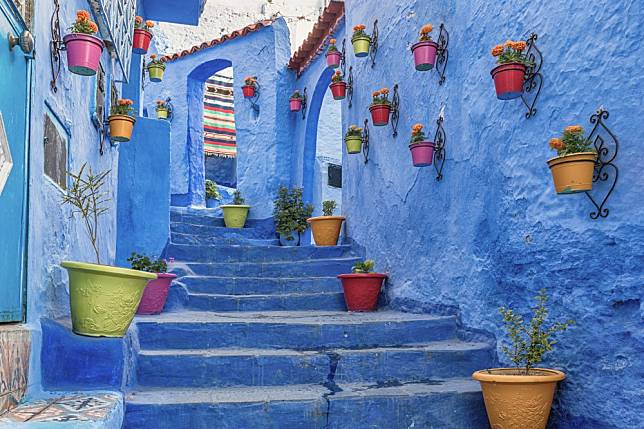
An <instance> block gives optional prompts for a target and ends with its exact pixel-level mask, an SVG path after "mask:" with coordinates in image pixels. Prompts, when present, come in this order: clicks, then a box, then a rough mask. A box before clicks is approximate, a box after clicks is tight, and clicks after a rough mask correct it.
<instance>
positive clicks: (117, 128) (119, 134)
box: [107, 99, 136, 142]
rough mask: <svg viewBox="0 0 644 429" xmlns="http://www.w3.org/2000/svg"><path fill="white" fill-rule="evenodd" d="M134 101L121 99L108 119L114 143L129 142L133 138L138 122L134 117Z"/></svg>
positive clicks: (112, 109) (113, 107)
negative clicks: (135, 124) (133, 131)
mask: <svg viewBox="0 0 644 429" xmlns="http://www.w3.org/2000/svg"><path fill="white" fill-rule="evenodd" d="M133 104H134V103H133V102H132V100H128V99H119V100H118V101H117V102H116V105H114V106H112V108H111V110H110V116H109V117H108V118H107V120H108V122H109V125H110V138H111V139H112V141H117V142H128V141H130V139H131V138H132V130H133V129H134V123H135V122H136V120H135V119H134V117H133V116H132V115H133V113H134V109H133V108H132V105H133Z"/></svg>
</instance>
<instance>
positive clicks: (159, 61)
mask: <svg viewBox="0 0 644 429" xmlns="http://www.w3.org/2000/svg"><path fill="white" fill-rule="evenodd" d="M147 66H148V67H161V68H162V69H163V70H165V68H166V63H165V60H164V59H163V57H161V58H159V57H158V56H157V54H152V55H150V61H149V62H148V65H147Z"/></svg>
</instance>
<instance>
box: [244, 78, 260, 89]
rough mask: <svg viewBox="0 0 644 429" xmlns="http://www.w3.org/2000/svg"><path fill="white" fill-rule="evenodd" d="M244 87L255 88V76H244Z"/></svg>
mask: <svg viewBox="0 0 644 429" xmlns="http://www.w3.org/2000/svg"><path fill="white" fill-rule="evenodd" d="M244 85H246V86H252V87H257V76H246V77H245V78H244Z"/></svg>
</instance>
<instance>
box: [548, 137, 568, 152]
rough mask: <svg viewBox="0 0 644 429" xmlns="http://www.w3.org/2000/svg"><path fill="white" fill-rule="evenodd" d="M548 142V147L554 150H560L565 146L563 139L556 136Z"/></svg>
mask: <svg viewBox="0 0 644 429" xmlns="http://www.w3.org/2000/svg"><path fill="white" fill-rule="evenodd" d="M549 144H550V147H551V148H552V149H555V150H561V149H563V148H564V147H565V145H564V142H563V140H561V139H558V138H552V139H550V142H549Z"/></svg>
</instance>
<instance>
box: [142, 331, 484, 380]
mask: <svg viewBox="0 0 644 429" xmlns="http://www.w3.org/2000/svg"><path fill="white" fill-rule="evenodd" d="M493 352H494V349H493V348H492V347H491V346H490V345H489V344H487V343H468V342H462V341H457V340H450V341H437V342H434V343H429V344H416V345H408V346H401V347H395V348H394V347H390V348H387V347H379V348H374V349H361V350H350V349H349V350H345V349H333V350H320V351H298V350H290V349H199V350H194V349H193V350H144V351H141V352H140V353H139V355H138V366H137V380H138V383H139V384H140V385H142V386H147V387H227V386H278V385H284V384H315V383H324V382H325V381H327V377H328V375H329V372H330V371H331V370H330V368H331V366H332V365H336V368H335V377H334V380H335V381H336V382H338V383H351V382H360V381H373V382H380V383H393V382H397V381H404V382H409V381H423V380H426V379H428V378H431V379H440V378H447V377H468V376H469V375H471V374H472V373H473V372H474V371H476V370H478V369H480V368H488V367H491V366H492V365H493V362H494V358H493ZM177 368H181V371H176V369H177Z"/></svg>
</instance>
